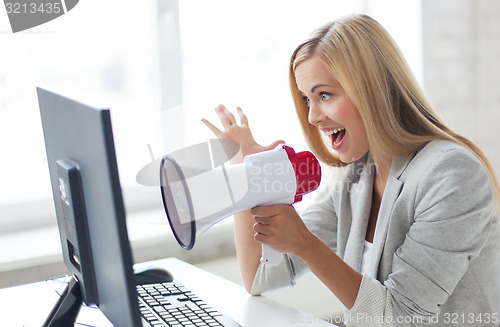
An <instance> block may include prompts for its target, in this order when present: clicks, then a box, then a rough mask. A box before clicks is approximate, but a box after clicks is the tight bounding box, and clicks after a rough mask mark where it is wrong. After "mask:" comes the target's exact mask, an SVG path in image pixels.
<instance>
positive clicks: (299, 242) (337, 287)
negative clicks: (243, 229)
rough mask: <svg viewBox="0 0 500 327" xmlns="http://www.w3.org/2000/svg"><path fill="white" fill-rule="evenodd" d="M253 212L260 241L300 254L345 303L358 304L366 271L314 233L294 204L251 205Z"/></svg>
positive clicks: (299, 256) (278, 248)
mask: <svg viewBox="0 0 500 327" xmlns="http://www.w3.org/2000/svg"><path fill="white" fill-rule="evenodd" d="M251 214H252V215H253V216H254V219H255V222H256V224H255V225H254V230H255V232H256V233H257V234H256V236H255V239H256V240H257V241H259V242H261V243H265V244H269V245H270V246H272V247H273V248H275V249H277V250H278V251H280V252H284V253H290V254H293V255H295V256H297V257H298V258H300V259H301V260H302V261H303V262H304V263H305V264H306V265H307V266H308V267H309V269H310V270H311V271H312V272H313V273H314V274H315V275H316V276H317V277H318V278H319V279H320V280H321V281H322V282H323V283H324V284H325V285H326V286H327V287H328V288H329V289H330V290H331V291H332V292H333V293H334V294H335V295H336V296H337V298H338V299H339V300H340V301H341V302H342V303H343V304H344V306H346V307H347V308H351V307H352V306H353V305H354V302H355V300H356V297H357V294H358V289H359V286H360V284H361V278H362V275H361V274H360V273H358V272H357V271H356V270H354V269H353V268H351V267H350V266H349V265H348V264H346V263H345V262H344V261H343V260H342V259H340V257H339V256H338V255H337V254H336V253H335V252H334V250H333V249H332V248H330V246H328V245H327V244H326V243H324V242H323V241H322V240H321V239H320V238H319V237H317V236H316V235H315V234H313V233H312V232H311V231H310V230H309V229H308V228H307V227H306V225H305V223H304V221H303V220H302V219H301V218H300V216H299V215H298V213H297V212H296V211H295V209H294V208H293V207H291V206H288V205H274V206H267V207H256V208H253V209H251ZM284 231H286V232H284Z"/></svg>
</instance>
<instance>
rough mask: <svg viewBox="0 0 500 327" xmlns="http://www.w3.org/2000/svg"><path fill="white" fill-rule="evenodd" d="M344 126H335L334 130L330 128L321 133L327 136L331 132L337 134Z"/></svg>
mask: <svg viewBox="0 0 500 327" xmlns="http://www.w3.org/2000/svg"><path fill="white" fill-rule="evenodd" d="M344 129H345V128H344V127H341V128H335V129H334V130H330V131H323V133H325V135H327V136H330V135H332V134H337V133H338V132H340V131H343V130H344Z"/></svg>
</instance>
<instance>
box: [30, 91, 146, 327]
mask: <svg viewBox="0 0 500 327" xmlns="http://www.w3.org/2000/svg"><path fill="white" fill-rule="evenodd" d="M37 93H38V101H39V105H40V113H41V118H42V125H43V133H44V138H45V146H46V150H47V159H48V165H49V171H50V178H51V184H52V192H53V197H54V204H55V209H56V215H57V223H58V228H59V233H60V237H61V246H62V249H63V257H64V262H65V264H66V267H68V269H69V270H70V272H71V273H72V274H73V275H74V277H75V279H76V280H77V281H78V284H79V285H80V290H81V293H82V298H83V300H84V302H86V303H87V304H95V305H97V306H98V307H99V308H100V309H101V311H102V312H103V313H104V314H105V315H106V317H107V318H108V319H109V320H110V322H111V323H113V324H114V325H115V326H140V325H141V319H140V315H139V306H138V299H137V293H136V289H135V279H134V272H133V258H132V252H131V248H130V242H129V239H128V234H127V227H126V221H125V208H124V203H123V198H122V192H121V186H120V180H119V176H118V166H117V162H116V155H115V148H114V142H113V132H112V128H111V118H110V112H109V110H108V109H98V108H93V107H91V106H88V105H85V104H82V103H79V102H77V101H74V100H71V99H69V98H67V97H63V96H60V95H58V94H55V93H53V92H50V91H47V90H44V89H42V88H37ZM85 229H87V230H88V232H86V231H85Z"/></svg>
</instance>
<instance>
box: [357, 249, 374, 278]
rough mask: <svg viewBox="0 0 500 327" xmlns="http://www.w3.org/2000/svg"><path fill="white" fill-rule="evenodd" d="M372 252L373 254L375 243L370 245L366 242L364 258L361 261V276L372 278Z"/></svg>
mask: <svg viewBox="0 0 500 327" xmlns="http://www.w3.org/2000/svg"><path fill="white" fill-rule="evenodd" d="M372 252H373V243H370V242H368V241H366V240H365V247H364V250H363V258H362V259H361V271H360V272H361V274H363V275H367V276H370V277H373V276H372Z"/></svg>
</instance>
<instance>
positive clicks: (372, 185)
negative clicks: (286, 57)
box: [203, 15, 500, 326]
mask: <svg viewBox="0 0 500 327" xmlns="http://www.w3.org/2000/svg"><path fill="white" fill-rule="evenodd" d="M289 77H290V87H291V90H292V95H293V99H294V102H295V106H296V109H297V113H298V117H299V119H300V122H301V124H302V128H303V130H304V132H305V136H306V139H307V141H308V144H309V146H310V148H311V149H312V150H313V152H314V153H315V154H316V156H317V157H318V158H319V159H321V160H322V161H323V162H325V163H326V164H328V165H331V166H345V167H344V168H342V170H343V172H342V173H341V175H340V176H339V178H338V179H337V181H336V185H335V187H334V188H323V191H321V192H320V194H318V195H319V196H318V201H317V202H316V203H315V204H314V205H311V206H310V207H309V208H307V210H306V211H305V212H304V213H303V214H302V215H301V217H300V216H299V214H298V213H297V212H296V211H295V209H294V208H293V207H292V206H287V205H275V206H268V207H263V206H261V207H256V208H253V209H251V210H250V211H248V212H241V213H239V214H237V216H236V217H235V234H236V246H237V251H238V257H239V262H240V267H241V271H242V277H243V280H244V283H245V286H246V288H247V290H248V291H249V292H251V293H252V294H260V293H261V292H263V291H265V290H267V289H271V288H276V287H281V286H285V285H293V284H294V280H295V279H296V278H297V277H298V276H299V275H301V274H302V273H303V272H304V271H306V270H307V269H310V270H311V271H312V272H313V273H314V274H315V275H316V276H317V277H318V278H319V279H320V280H321V281H322V282H323V283H324V284H325V285H326V286H327V287H328V288H329V289H330V290H331V291H332V292H333V293H334V294H335V295H336V296H337V297H338V299H339V300H340V301H341V302H342V303H343V304H344V306H345V314H344V319H345V323H346V324H347V325H352V326H374V325H398V326H399V325H424V324H426V323H431V324H433V325H435V326H449V325H453V324H455V325H459V326H462V325H471V326H478V325H484V326H498V325H500V273H499V271H500V227H499V217H498V203H499V200H500V187H499V184H498V181H497V179H496V177H495V174H494V172H493V169H492V167H491V165H490V164H489V162H488V161H487V159H486V158H485V156H484V155H483V154H482V152H481V151H480V150H479V149H478V148H477V147H476V146H475V145H474V144H473V143H472V142H470V141H469V140H467V139H466V138H464V137H462V136H460V135H458V134H456V133H454V132H453V131H451V130H450V129H449V128H447V127H446V126H445V125H444V123H443V122H442V121H441V120H440V118H439V117H438V116H437V115H436V113H435V112H434V111H433V109H432V108H431V106H430V104H429V103H428V101H427V99H426V98H425V96H424V95H423V93H422V91H421V90H420V88H419V86H418V84H417V82H416V81H415V79H414V77H413V75H412V74H411V72H410V70H409V68H408V66H407V64H406V63H405V61H404V59H403V57H402V55H401V53H400V52H399V50H398V48H397V46H396V45H395V43H394V41H393V40H392V38H391V37H390V36H389V35H388V33H387V32H386V31H385V29H384V28H383V27H382V26H381V25H379V24H378V23H377V22H376V21H375V20H373V19H372V18H370V17H368V16H365V15H354V16H349V17H345V18H342V19H340V20H337V21H335V22H333V23H331V24H328V25H326V26H324V27H322V28H320V29H318V30H317V31H315V32H314V33H313V34H312V36H311V37H310V39H308V40H307V41H305V42H304V43H302V44H301V45H300V46H299V47H298V48H297V49H296V50H295V52H294V53H293V55H292V58H291V62H290V76H289ZM216 111H217V113H218V115H219V118H220V119H221V122H222V125H223V126H224V131H221V130H219V129H218V128H217V127H215V126H214V125H212V124H211V123H209V122H208V121H206V120H203V121H204V123H205V124H206V125H207V126H208V127H209V128H210V129H211V130H212V131H213V132H214V133H215V134H216V135H217V136H218V137H220V138H229V139H233V140H236V141H238V142H240V144H241V149H242V154H243V155H246V154H249V153H254V152H259V151H263V150H266V149H269V148H271V147H274V146H275V145H276V144H273V145H272V146H270V147H264V146H261V145H259V144H257V143H256V142H255V140H254V139H253V137H252V135H251V132H250V129H249V128H248V121H247V119H246V117H245V115H244V114H243V112H242V111H241V109H239V108H238V113H239V116H240V119H241V124H240V125H238V124H237V123H236V121H235V117H234V116H233V115H232V114H231V113H230V112H229V111H228V110H227V109H226V108H224V107H223V106H219V107H218V108H217V109H216ZM240 160H241V158H240ZM260 243H264V244H269V245H270V246H271V247H273V248H275V249H277V250H279V251H281V252H283V253H285V255H284V256H283V259H282V261H281V263H280V265H279V266H277V267H269V266H266V265H263V264H260V262H259V259H260V256H261V247H260Z"/></svg>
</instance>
